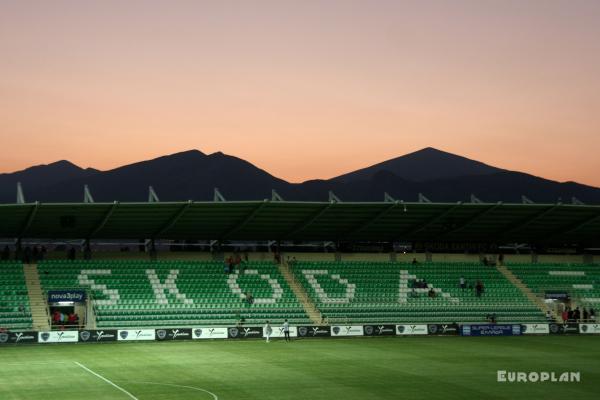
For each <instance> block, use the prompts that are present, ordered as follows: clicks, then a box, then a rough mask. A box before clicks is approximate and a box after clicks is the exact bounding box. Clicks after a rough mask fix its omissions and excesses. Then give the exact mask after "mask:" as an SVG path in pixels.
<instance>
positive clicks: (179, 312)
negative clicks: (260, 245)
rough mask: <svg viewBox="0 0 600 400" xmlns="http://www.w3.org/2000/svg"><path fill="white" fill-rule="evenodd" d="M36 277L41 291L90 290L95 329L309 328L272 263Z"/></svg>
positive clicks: (69, 266)
mask: <svg viewBox="0 0 600 400" xmlns="http://www.w3.org/2000/svg"><path fill="white" fill-rule="evenodd" d="M38 270H39V271H40V277H41V281H42V286H43V288H44V289H45V290H50V289H58V288H61V289H65V288H84V289H86V290H88V293H89V294H90V295H91V297H92V301H93V303H94V309H95V314H96V322H97V326H98V327H104V328H108V327H115V328H126V327H143V326H152V327H169V326H171V327H182V326H199V325H232V324H237V323H238V322H239V321H240V320H242V321H243V322H244V323H245V324H263V323H264V322H265V320H269V321H271V323H273V324H280V323H283V321H284V319H286V318H287V319H288V320H289V321H290V323H293V324H306V323H308V322H309V318H308V317H307V315H306V313H305V312H304V309H303V307H302V306H301V305H300V303H299V302H298V300H297V299H296V297H295V296H294V294H293V292H292V291H291V289H290V288H289V286H288V285H287V283H286V281H285V279H284V278H283V276H282V275H281V273H280V272H279V270H278V268H277V267H276V266H274V265H273V264H272V263H265V262H262V263H261V262H251V263H248V264H246V265H245V266H244V267H242V266H240V268H238V269H236V270H235V271H234V272H233V273H226V272H224V265H223V263H222V262H190V261H160V262H149V261H96V260H94V261H46V262H44V263H42V264H40V266H39V267H38ZM246 292H250V293H251V295H252V297H253V299H254V301H253V303H252V304H249V303H248V302H246V301H245V300H244V299H245V293H246Z"/></svg>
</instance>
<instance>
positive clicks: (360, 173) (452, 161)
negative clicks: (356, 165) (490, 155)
mask: <svg viewBox="0 0 600 400" xmlns="http://www.w3.org/2000/svg"><path fill="white" fill-rule="evenodd" d="M381 171H389V172H392V173H394V174H395V175H397V176H398V177H400V178H403V179H406V180H410V181H415V182H423V181H428V180H432V179H443V178H457V177H461V176H468V175H488V174H493V173H495V172H500V171H502V170H501V169H499V168H495V167H491V166H489V165H487V164H484V163H482V162H479V161H474V160H470V159H468V158H465V157H461V156H457V155H456V154H452V153H447V152H445V151H441V150H438V149H434V148H433V147H426V148H424V149H421V150H419V151H415V152H414V153H409V154H406V155H404V156H401V157H397V158H393V159H391V160H387V161H384V162H382V163H379V164H375V165H372V166H370V167H367V168H363V169H359V170H357V171H354V172H350V173H347V174H344V175H340V176H338V177H335V178H333V179H332V180H333V181H337V182H350V181H354V180H365V179H371V178H372V177H373V175H375V174H376V173H378V172H381Z"/></svg>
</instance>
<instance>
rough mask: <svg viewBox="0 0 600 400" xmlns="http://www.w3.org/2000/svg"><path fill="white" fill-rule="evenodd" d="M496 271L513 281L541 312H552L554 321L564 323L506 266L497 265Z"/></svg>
mask: <svg viewBox="0 0 600 400" xmlns="http://www.w3.org/2000/svg"><path fill="white" fill-rule="evenodd" d="M496 269H497V270H498V271H499V272H500V273H501V274H502V275H504V277H505V278H506V279H508V280H509V281H511V282H512V284H513V285H515V286H516V287H517V288H518V289H519V290H520V291H521V292H523V294H524V295H525V296H527V298H528V299H529V300H531V302H532V303H535V304H536V305H537V306H538V307H539V308H540V310H542V312H543V313H544V314H545V313H546V311H550V313H551V314H552V317H554V320H556V321H558V322H562V318H561V316H560V315H558V314H557V313H556V312H555V310H552V309H550V308H548V307H546V304H545V303H544V302H543V301H542V299H540V298H539V297H538V296H536V295H535V293H533V291H531V289H529V287H527V285H525V284H524V283H523V281H521V280H520V279H519V278H518V277H517V276H516V275H515V274H513V273H512V271H511V270H509V269H508V268H506V267H505V266H504V265H500V264H498V265H496Z"/></svg>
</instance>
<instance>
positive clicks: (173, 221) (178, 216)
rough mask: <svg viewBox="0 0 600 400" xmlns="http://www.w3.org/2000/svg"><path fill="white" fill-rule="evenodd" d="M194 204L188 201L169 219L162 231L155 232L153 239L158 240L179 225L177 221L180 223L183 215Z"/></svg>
mask: <svg viewBox="0 0 600 400" xmlns="http://www.w3.org/2000/svg"><path fill="white" fill-rule="evenodd" d="M193 203H194V202H193V201H192V200H188V201H187V203H184V204H183V205H182V206H181V207H180V208H179V210H177V211H176V212H175V214H173V216H172V217H171V218H169V220H168V221H167V223H166V224H164V225H163V226H162V227H161V228H160V229H158V230H157V231H156V232H154V233H153V234H152V239H156V238H157V237H159V236H160V235H162V234H163V233H165V232H166V231H168V230H169V229H171V228H172V227H173V226H175V224H176V223H177V221H179V220H180V219H181V217H182V216H183V214H185V212H186V211H187V210H188V208H190V206H191V205H192V204H193Z"/></svg>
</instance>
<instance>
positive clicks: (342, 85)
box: [0, 0, 600, 186]
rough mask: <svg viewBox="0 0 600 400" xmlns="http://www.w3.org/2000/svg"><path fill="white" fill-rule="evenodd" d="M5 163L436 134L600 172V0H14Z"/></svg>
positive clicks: (310, 153) (329, 153) (355, 164)
mask: <svg viewBox="0 0 600 400" xmlns="http://www.w3.org/2000/svg"><path fill="white" fill-rule="evenodd" d="M0 144H1V146H2V152H1V156H0V172H12V171H15V170H19V169H23V168H26V167H28V166H31V165H35V164H42V163H50V162H53V161H57V160H60V159H68V160H70V161H72V162H74V163H76V164H78V165H80V166H82V167H89V166H91V167H95V168H99V169H110V168H114V167H116V166H120V165H123V164H127V163H130V162H134V161H139V160H143V159H149V158H153V157H156V156H160V155H165V154H169V153H174V152H178V151H183V150H188V149H194V148H195V149H199V150H201V151H203V152H205V153H211V152H215V151H223V152H224V153H227V154H231V155H235V156H237V157H240V158H243V159H246V160H248V161H250V162H252V163H254V164H256V165H257V166H259V167H261V168H263V169H266V170H267V171H269V172H270V173H271V174H273V175H275V176H278V177H280V178H283V179H287V180H290V181H293V182H298V181H303V180H306V179H313V178H329V177H332V176H336V175H339V174H341V173H344V172H348V171H350V170H354V169H358V168H361V167H365V166H368V165H371V164H374V163H377V162H380V161H383V160H386V159H389V158H393V157H397V156H399V155H402V154H405V153H408V152H412V151H415V150H418V149H420V148H423V147H427V146H431V147H436V148H439V149H442V150H445V151H449V152H452V153H457V154H460V155H464V156H466V157H470V158H474V159H477V160H480V161H483V162H486V163H488V164H492V165H495V166H499V167H503V168H508V169H513V170H521V171H525V172H529V173H532V174H535V175H539V176H543V177H546V178H551V179H555V180H560V181H565V180H575V181H579V182H582V183H586V184H591V185H595V186H600V173H599V172H600V1H595V0H590V1H578V0H574V1H549V0H539V1H533V0H532V1H523V0H519V1H500V0H498V1H488V0H473V1H458V0H453V1H450V0H449V1H413V2H405V1H399V0H398V1H366V0H364V1H349V0H344V1H310V0H309V1H284V0H275V1H241V0H240V1H211V2H208V1H206V2H204V1H199V0H197V1H193V0H190V1H95V2H92V1H37V2H33V1H24V0H18V1H12V0H0Z"/></svg>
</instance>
